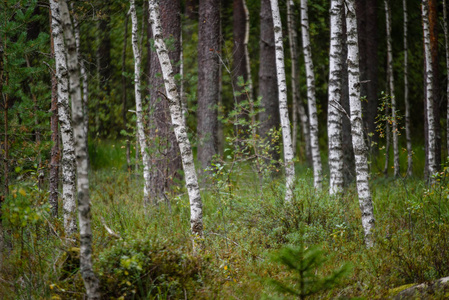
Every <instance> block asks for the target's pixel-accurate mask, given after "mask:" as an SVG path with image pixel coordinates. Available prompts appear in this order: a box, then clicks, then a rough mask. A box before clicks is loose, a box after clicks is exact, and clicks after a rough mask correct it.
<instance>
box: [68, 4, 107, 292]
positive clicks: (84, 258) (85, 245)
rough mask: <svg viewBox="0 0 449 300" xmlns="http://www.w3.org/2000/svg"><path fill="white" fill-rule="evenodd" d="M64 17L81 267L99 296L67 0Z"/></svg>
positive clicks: (89, 287) (75, 56)
mask: <svg viewBox="0 0 449 300" xmlns="http://www.w3.org/2000/svg"><path fill="white" fill-rule="evenodd" d="M59 8H60V13H61V21H62V25H63V28H64V37H65V42H66V47H67V50H68V51H67V66H68V71H69V80H70V90H69V91H70V98H71V100H72V120H73V135H74V139H75V153H76V168H77V188H78V220H79V227H80V242H81V245H80V270H81V276H82V277H83V281H84V286H85V288H86V294H87V298H88V299H100V283H99V280H98V278H97V276H96V275H95V273H94V271H93V264H92V240H93V237H92V229H91V219H92V215H91V210H90V197H89V176H88V175H89V174H88V164H87V157H88V154H87V144H86V137H85V134H86V133H85V131H84V117H83V100H82V97H81V86H80V74H79V65H78V54H77V52H76V42H75V37H74V34H73V27H72V21H71V19H70V13H69V8H68V6H67V2H66V1H65V0H59Z"/></svg>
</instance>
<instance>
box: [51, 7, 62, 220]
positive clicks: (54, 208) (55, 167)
mask: <svg viewBox="0 0 449 300" xmlns="http://www.w3.org/2000/svg"><path fill="white" fill-rule="evenodd" d="M49 15H50V43H51V46H50V47H51V49H50V51H51V57H52V58H54V57H55V47H54V42H53V34H52V31H53V28H52V26H51V22H52V16H51V9H50V10H49ZM58 121H59V120H58V80H57V78H56V74H55V72H53V71H52V72H51V117H50V124H51V125H50V127H51V141H52V142H53V146H52V147H51V151H50V179H49V181H50V198H49V200H48V202H49V203H50V206H51V215H52V216H53V217H54V218H57V217H58V198H59V197H58V195H59V192H58V187H59V161H60V159H59V156H60V153H59V127H58Z"/></svg>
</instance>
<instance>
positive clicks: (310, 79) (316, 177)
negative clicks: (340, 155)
mask: <svg viewBox="0 0 449 300" xmlns="http://www.w3.org/2000/svg"><path fill="white" fill-rule="evenodd" d="M307 10H308V8H307V0H301V34H302V47H303V52H304V63H305V65H306V77H307V104H308V107H309V123H310V124H309V125H310V148H311V151H312V162H313V181H314V186H315V188H317V189H321V188H322V178H321V175H322V169H323V167H322V164H321V156H320V147H319V137H318V113H317V108H316V98H315V73H314V71H313V61H312V48H311V46H310V35H309V16H308V12H307Z"/></svg>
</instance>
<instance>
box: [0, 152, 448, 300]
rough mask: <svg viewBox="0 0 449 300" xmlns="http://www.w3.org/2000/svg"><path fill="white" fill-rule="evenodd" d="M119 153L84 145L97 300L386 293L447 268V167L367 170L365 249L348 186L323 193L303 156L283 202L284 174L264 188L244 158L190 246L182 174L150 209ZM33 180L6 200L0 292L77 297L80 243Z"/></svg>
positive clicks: (221, 179)
mask: <svg viewBox="0 0 449 300" xmlns="http://www.w3.org/2000/svg"><path fill="white" fill-rule="evenodd" d="M91 150H92V149H91ZM123 153H124V149H123V148H122V147H121V145H119V143H117V144H114V145H113V144H112V143H105V144H102V145H100V147H98V148H96V150H95V151H93V150H92V151H91V165H92V172H91V176H90V178H91V184H90V189H91V194H90V196H91V201H92V216H93V234H94V255H93V259H94V264H95V271H96V273H97V275H98V276H99V278H100V282H101V287H102V294H103V298H104V299H290V298H292V299H294V298H300V297H302V296H307V295H308V296H309V297H310V298H312V299H335V298H340V299H349V298H366V299H372V298H380V299H384V298H391V297H393V296H394V295H395V294H396V293H398V292H399V291H400V290H401V289H403V288H405V287H408V286H410V285H411V284H414V283H422V282H429V281H432V280H435V279H438V278H442V277H445V276H448V275H449V201H448V197H449V186H448V183H449V176H448V172H446V170H444V171H443V172H442V173H441V175H440V176H439V178H438V180H437V182H436V183H435V184H434V185H432V186H428V185H427V184H426V183H425V182H424V181H423V180H422V179H421V178H406V179H394V178H392V177H389V178H385V177H383V176H380V175H376V174H373V176H372V177H373V178H372V181H371V188H372V195H373V203H374V213H375V218H376V229H375V232H374V236H375V241H376V242H375V245H374V247H372V248H370V249H367V248H366V247H365V245H364V239H363V230H362V226H361V215H360V209H359V205H358V200H357V193H356V189H355V184H352V185H350V186H349V187H348V188H347V190H346V191H345V193H344V194H343V195H341V196H338V197H329V195H328V193H327V190H326V188H324V189H323V191H316V190H315V189H314V188H313V178H312V175H311V171H310V170H308V168H306V167H304V166H298V168H297V181H296V188H295V191H294V195H295V197H294V200H293V201H292V202H291V203H284V201H283V190H282V186H283V182H282V180H281V179H282V178H281V176H279V178H276V177H274V178H269V179H266V180H265V181H264V183H263V189H262V191H261V190H260V189H259V185H258V182H257V180H256V178H255V176H254V171H253V170H252V169H251V167H250V166H246V165H244V164H242V165H241V166H240V167H239V168H237V169H233V171H232V174H231V175H229V174H228V173H226V174H225V175H226V176H218V175H220V174H216V176H215V177H214V181H213V182H211V183H210V185H209V186H208V188H207V189H204V190H203V191H202V200H203V213H204V238H203V239H202V240H201V241H200V245H201V246H200V249H199V250H197V251H196V253H194V251H193V247H192V245H193V244H192V239H191V236H190V227H189V226H190V210H189V202H188V198H187V195H186V194H185V193H184V187H183V185H182V183H179V185H178V186H177V187H174V189H173V194H170V195H168V197H167V199H169V201H164V202H161V203H159V204H158V205H157V206H148V207H145V206H144V205H143V203H142V194H143V193H142V181H141V176H137V175H136V174H130V173H128V172H127V171H126V162H125V160H124V154H123ZM228 175H229V176H228ZM29 179H30V182H27V183H23V182H22V183H16V184H15V185H14V186H13V189H12V197H11V199H14V201H9V202H7V203H5V205H4V208H3V237H4V247H3V248H2V250H3V252H2V257H1V258H2V265H1V273H0V298H2V299H47V298H52V299H82V297H83V291H84V287H83V282H82V279H81V276H80V272H79V271H78V267H77V263H78V261H77V259H78V257H77V254H78V253H79V249H78V248H77V246H76V245H77V244H76V243H69V242H67V241H66V239H65V238H64V234H63V230H62V229H63V228H62V227H63V226H62V220H61V219H51V218H50V217H49V216H48V205H47V204H46V203H45V202H46V199H47V198H48V193H47V192H43V191H38V190H37V188H36V187H35V184H34V183H33V182H32V180H31V179H32V178H31V177H30V178H29ZM197 248H198V247H197ZM446 296H447V295H446ZM426 297H428V298H435V299H438V298H441V299H443V298H444V297H445V295H444V294H442V293H436V294H429V295H427V296H426Z"/></svg>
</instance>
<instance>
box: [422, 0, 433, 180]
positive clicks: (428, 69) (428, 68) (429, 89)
mask: <svg viewBox="0 0 449 300" xmlns="http://www.w3.org/2000/svg"><path fill="white" fill-rule="evenodd" d="M422 22H423V34H424V61H425V74H426V76H425V79H426V103H427V120H428V124H429V125H428V153H427V157H428V161H429V178H430V182H433V175H435V174H436V172H437V167H436V157H435V149H436V145H435V142H436V135H435V117H434V114H433V84H432V83H433V70H432V55H431V53H430V28H429V3H428V2H427V0H423V1H422Z"/></svg>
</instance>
